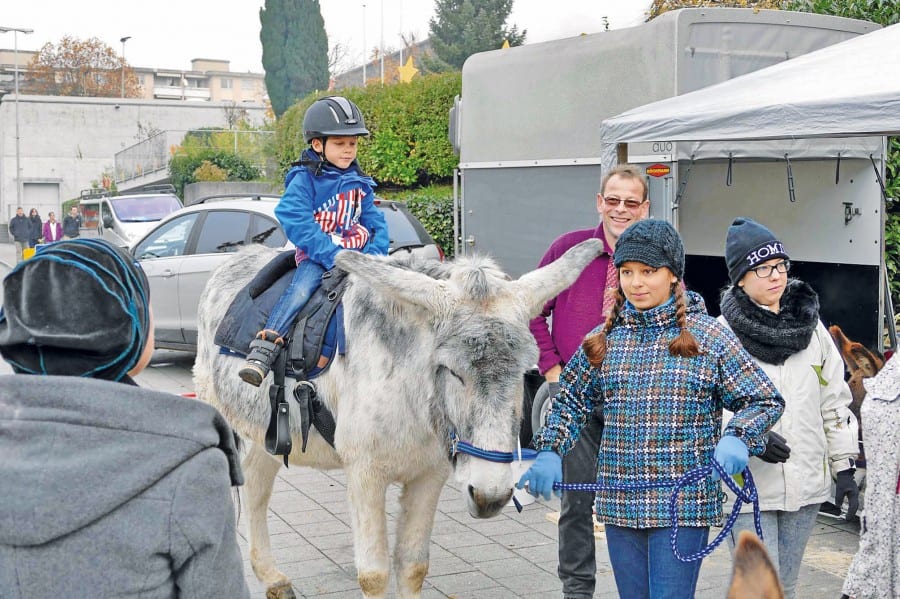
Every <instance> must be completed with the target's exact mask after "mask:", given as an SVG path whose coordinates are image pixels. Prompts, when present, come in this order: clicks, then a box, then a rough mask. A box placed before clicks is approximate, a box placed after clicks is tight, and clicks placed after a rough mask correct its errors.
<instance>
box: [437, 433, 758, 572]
mask: <svg viewBox="0 0 900 599" xmlns="http://www.w3.org/2000/svg"><path fill="white" fill-rule="evenodd" d="M449 439H450V457H451V458H453V457H455V456H456V454H457V453H465V454H468V455H470V456H473V457H476V458H481V459H482V460H487V461H489V462H496V463H501V464H510V463H512V462H513V461H514V460H515V459H516V458H515V454H514V453H513V452H511V451H494V450H492V449H482V448H480V447H476V446H475V445H472V444H471V443H469V442H467V441H462V440H460V438H459V437H458V436H457V435H456V432H455V431H452V430H451V431H450V432H449ZM713 469H715V470H716V471H718V473H719V478H720V479H721V480H722V481H724V482H725V484H726V485H727V486H728V488H729V489H731V490H732V492H733V493H734V494H735V497H736V499H735V500H734V506H733V507H732V508H731V513H730V514H729V515H728V518H727V519H726V520H725V524H724V525H723V526H722V530H721V532H719V534H718V535H717V536H716V538H715V539H713V540H712V542H710V543H709V544H708V545H706V546H705V547H703V548H702V549H700V551H698V552H697V553H692V554H690V555H683V554H682V553H681V552H680V551H678V493H679V491H681V488H682V487H685V486H687V485H693V484H697V483H698V482H700V481H701V480H703V479H704V478H706V477H707V476H709V475H710V474H711V473H712V472H713ZM742 474H743V476H744V486H743V487H739V486H738V484H737V482H735V480H734V479H733V478H732V477H731V476H730V475H729V474H728V473H727V472H725V469H724V468H723V467H722V465H721V464H719V463H718V462H717V461H715V460H713V461H712V463H711V464H709V465H707V466H699V467H697V468H694V469H693V470H689V471H688V472H686V473H685V474H684V475H683V476H682V477H681V478H678V479H663V480H656V481H644V482H637V483H627V484H600V483H563V482H558V483H553V488H554V489H555V490H558V491H586V492H591V493H596V492H597V491H649V490H651V489H666V488H669V487H671V488H672V494H671V495H670V496H669V515H670V516H671V517H672V537H671V543H672V553H673V554H675V557H676V558H677V559H678V560H679V561H682V562H693V561H697V560H699V559H703V558H705V557H706V556H708V555H709V554H710V553H712V552H713V551H714V550H715V549H716V547H718V546H719V545H721V544H722V542H723V541H724V540H725V537H726V536H727V535H728V534H729V533H730V532H731V529H732V528H734V523H735V522H736V521H737V517H738V516H739V515H740V513H741V506H742V505H744V504H745V503H751V504H753V526H754V527H755V528H756V534H757V535H758V536H759V538H760V539H762V538H763V532H762V522H761V520H760V511H759V494H758V492H757V490H756V484H755V483H754V482H753V475H752V474H750V468H744V471H743V472H742ZM513 503H514V504H515V506H516V510H518V511H519V512H521V511H522V505H521V504H520V503H519V501H518V500H517V499H516V497H515V495H513Z"/></svg>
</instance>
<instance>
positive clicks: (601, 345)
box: [581, 287, 625, 368]
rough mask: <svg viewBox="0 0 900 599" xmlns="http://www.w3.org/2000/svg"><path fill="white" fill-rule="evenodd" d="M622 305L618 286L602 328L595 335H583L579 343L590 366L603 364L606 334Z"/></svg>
mask: <svg viewBox="0 0 900 599" xmlns="http://www.w3.org/2000/svg"><path fill="white" fill-rule="evenodd" d="M624 305H625V296H624V295H622V289H621V287H620V288H619V289H616V303H615V304H613V307H612V310H610V312H609V317H608V318H607V319H606V324H604V325H603V330H602V331H601V332H599V333H597V334H595V335H590V336H588V337H585V339H584V341H582V343H581V348H582V349H583V350H584V353H585V355H586V356H587V359H588V362H590V363H591V366H593V367H594V368H599V367H600V365H601V364H603V358H605V357H606V336H607V335H609V332H610V331H611V330H612V328H613V325H614V324H615V322H616V319H617V318H618V317H619V312H621V311H622V307H623V306H624Z"/></svg>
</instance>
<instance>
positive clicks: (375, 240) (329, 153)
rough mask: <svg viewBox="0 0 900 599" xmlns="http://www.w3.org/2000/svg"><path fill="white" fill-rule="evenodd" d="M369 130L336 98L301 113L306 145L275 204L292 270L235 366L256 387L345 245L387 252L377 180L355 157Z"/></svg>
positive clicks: (355, 112) (353, 106)
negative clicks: (292, 250)
mask: <svg viewBox="0 0 900 599" xmlns="http://www.w3.org/2000/svg"><path fill="white" fill-rule="evenodd" d="M368 134H369V130H368V129H366V125H365V122H364V121H363V115H362V113H361V112H360V110H359V107H357V106H356V104H354V103H353V102H351V101H350V100H347V99H346V98H343V97H341V96H330V97H327V98H322V99H320V100H316V101H315V102H314V103H313V104H312V106H310V107H309V109H307V111H306V114H305V115H304V117H303V137H304V139H305V141H306V142H307V143H308V144H309V147H308V148H307V149H306V150H304V151H303V154H302V156H301V158H300V160H299V161H297V162H295V163H294V164H293V165H292V168H291V170H290V171H288V174H287V176H286V177H285V182H284V186H285V191H284V195H283V196H281V201H280V202H279V203H278V206H277V207H276V208H275V216H277V217H278V220H279V222H281V225H282V227H284V231H285V233H286V234H287V237H288V239H290V240H291V243H293V244H294V245H295V246H296V247H297V253H296V261H297V270H296V272H295V273H294V278H293V280H292V282H291V284H290V285H289V286H288V288H287V289H286V290H285V292H284V294H283V295H282V296H281V298H280V299H279V300H278V302H277V303H276V304H275V307H274V308H273V309H272V312H271V313H270V314H269V317H268V320H267V321H266V324H265V327H264V328H263V330H261V331H260V332H259V333H257V335H256V338H255V339H254V340H253V341H252V342H251V343H250V353H249V355H248V356H247V361H246V363H245V364H244V367H243V368H242V369H241V370H240V373H239V375H240V377H241V379H243V380H244V381H246V382H248V383H250V384H251V385H253V386H255V387H258V386H259V385H260V384H261V383H262V381H263V379H265V377H266V375H267V374H268V373H269V370H270V369H271V368H272V364H273V363H274V362H275V358H276V357H277V356H278V352H280V351H281V349H282V348H283V347H284V336H285V334H287V332H288V329H289V328H290V326H291V323H292V322H293V321H294V318H295V317H296V316H297V313H298V312H299V311H300V310H301V309H302V308H303V306H304V305H305V304H306V302H307V301H308V300H309V298H310V296H311V295H312V293H313V292H314V291H315V290H316V289H317V288H318V287H319V285H320V283H321V279H322V274H323V273H324V272H325V271H326V270H330V269H331V268H333V267H334V257H335V256H336V255H337V253H338V252H339V251H341V250H344V249H349V250H358V251H361V252H363V253H364V254H381V255H383V254H387V250H388V245H389V239H388V231H387V224H386V223H385V220H384V216H382V214H381V212H380V211H379V210H378V209H377V208H376V207H375V203H374V193H373V191H372V189H373V188H374V187H375V182H374V181H373V180H372V179H371V177H369V176H368V175H366V174H365V173H363V172H362V170H361V169H360V167H359V163H358V162H357V161H356V152H357V143H358V140H359V137H360V136H363V135H368Z"/></svg>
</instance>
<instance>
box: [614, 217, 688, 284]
mask: <svg viewBox="0 0 900 599" xmlns="http://www.w3.org/2000/svg"><path fill="white" fill-rule="evenodd" d="M613 260H614V261H615V263H616V268H618V267H620V266H622V264H624V263H625V262H640V263H642V264H646V265H647V266H652V267H653V268H659V267H661V266H665V267H666V268H668V269H669V270H671V271H672V273H673V274H674V275H675V276H676V277H678V279H679V280H681V279H683V278H684V243H682V241H681V236H680V235H679V234H678V231H676V230H675V227H673V226H672V225H670V224H669V223H667V222H666V221H664V220H654V219H647V220H639V221H638V222H636V223H634V224H633V225H631V226H630V227H628V228H627V229H625V231H624V232H623V233H622V235H620V236H619V240H618V241H616V249H615V251H614V252H613Z"/></svg>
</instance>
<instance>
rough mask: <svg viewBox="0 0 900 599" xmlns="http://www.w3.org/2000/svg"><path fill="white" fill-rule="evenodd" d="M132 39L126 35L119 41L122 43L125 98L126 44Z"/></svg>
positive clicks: (123, 92)
mask: <svg viewBox="0 0 900 599" xmlns="http://www.w3.org/2000/svg"><path fill="white" fill-rule="evenodd" d="M130 39H131V36H130V35H126V36H125V37H123V38H121V39H120V40H119V41H120V42H122V97H123V98H124V97H125V42H127V41H128V40H130Z"/></svg>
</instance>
